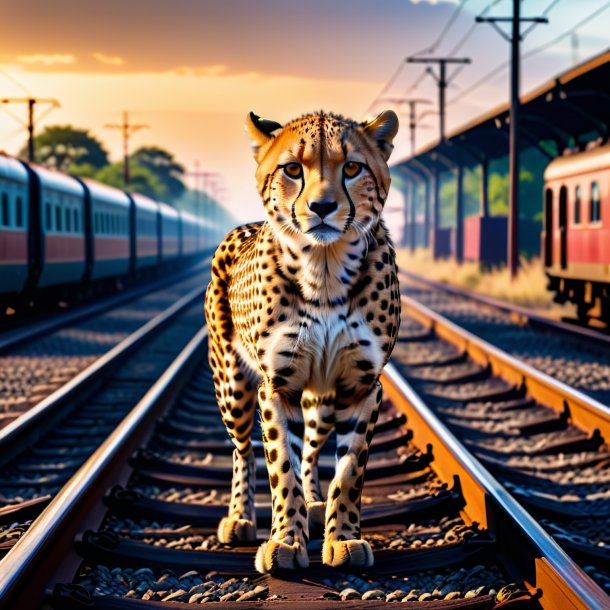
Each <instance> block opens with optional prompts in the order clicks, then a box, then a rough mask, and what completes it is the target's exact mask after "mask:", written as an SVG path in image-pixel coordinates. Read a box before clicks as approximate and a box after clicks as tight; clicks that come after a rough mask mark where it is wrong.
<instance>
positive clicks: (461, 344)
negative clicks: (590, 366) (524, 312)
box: [401, 295, 610, 440]
mask: <svg viewBox="0 0 610 610" xmlns="http://www.w3.org/2000/svg"><path fill="white" fill-rule="evenodd" d="M401 300H402V305H403V314H406V315H408V316H409V317H412V318H414V319H415V320H417V321H418V322H420V323H421V324H422V325H423V326H425V327H426V328H428V329H430V330H432V331H434V332H435V333H436V335H437V336H438V337H439V338H441V339H444V340H445V341H448V342H449V343H451V344H452V345H454V346H455V347H457V348H458V349H459V350H461V351H463V352H465V353H467V354H468V355H469V356H470V357H471V358H472V359H473V360H474V361H475V362H477V363H479V364H481V365H482V366H489V367H490V370H491V372H492V373H493V374H494V375H497V376H498V377H501V378H502V379H504V380H505V381H507V382H509V383H512V384H515V385H516V386H517V387H520V388H523V390H525V391H526V392H527V394H528V395H529V396H531V397H532V398H533V399H534V400H536V401H538V402H540V403H541V404H543V405H545V406H548V407H550V408H552V409H553V410H555V411H557V412H559V413H561V412H564V410H565V409H566V407H567V409H568V412H569V417H570V419H571V420H572V422H573V423H574V424H575V425H576V426H578V427H580V428H582V429H584V430H586V431H587V432H589V433H591V434H595V433H596V431H599V432H598V433H601V435H602V436H603V437H604V439H606V440H610V408H609V407H608V406H606V405H604V404H602V403H601V402H599V401H597V400H595V399H594V398H591V397H589V396H587V395H586V394H584V393H583V392H580V391H579V390H576V389H574V388H572V387H570V386H568V385H566V384H565V383H563V382H561V381H558V380H557V379H554V378H553V377H551V376H549V375H547V374H546V373H543V372H541V371H539V370H538V369H535V368H534V367H532V366H530V365H529V364H526V363H524V362H521V361H520V360H517V359H516V358H514V357H513V356H511V355H510V354H507V353H506V352H505V351H503V350H501V349H500V348H498V347H496V346H494V345H492V344H491V343H488V342H487V341H485V340H484V339H481V338H480V337H477V336H476V335H474V334H473V333H471V332H469V331H467V330H465V329H464V328H462V327H460V326H458V325H457V324H455V323H454V322H451V321H450V320H448V319H447V318H445V317H444V316H442V315H441V314H439V313H436V312H434V311H432V310H431V309H430V308H428V307H426V306H425V305H422V304H421V303H418V302H417V301H415V300H414V299H412V298H411V297H406V296H404V295H403V296H402V299H401Z"/></svg>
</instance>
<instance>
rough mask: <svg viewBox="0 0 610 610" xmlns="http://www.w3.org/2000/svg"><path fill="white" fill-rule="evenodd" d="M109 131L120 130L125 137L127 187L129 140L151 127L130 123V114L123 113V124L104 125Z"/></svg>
mask: <svg viewBox="0 0 610 610" xmlns="http://www.w3.org/2000/svg"><path fill="white" fill-rule="evenodd" d="M104 127H107V128H108V129H118V130H119V131H120V132H121V135H122V136H123V182H124V183H125V187H126V188H127V187H128V186H129V138H130V136H131V135H132V134H134V133H135V132H136V131H140V129H146V128H147V127H149V125H143V124H140V125H134V124H133V123H130V122H129V113H128V112H123V122H122V123H113V124H110V125H104Z"/></svg>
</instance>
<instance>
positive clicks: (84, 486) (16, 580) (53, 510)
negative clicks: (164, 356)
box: [0, 326, 207, 610]
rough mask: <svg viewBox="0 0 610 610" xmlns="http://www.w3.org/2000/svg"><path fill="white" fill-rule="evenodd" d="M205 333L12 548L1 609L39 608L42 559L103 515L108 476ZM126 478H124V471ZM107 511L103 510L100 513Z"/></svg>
mask: <svg viewBox="0 0 610 610" xmlns="http://www.w3.org/2000/svg"><path fill="white" fill-rule="evenodd" d="M206 338H207V327H206V326H204V327H203V328H202V329H201V330H200V331H199V332H198V333H197V334H196V335H195V336H194V337H193V338H192V339H191V341H190V342H189V343H188V344H187V346H186V347H185V348H184V349H183V350H182V351H181V352H180V354H179V355H178V356H177V357H176V358H175V360H174V361H173V362H172V364H171V365H170V366H169V367H168V368H167V369H166V371H165V372H164V373H163V375H162V376H161V377H160V378H159V379H158V381H157V382H156V383H155V384H154V385H153V386H152V387H151V388H150V389H149V390H148V392H147V393H146V394H145V395H144V397H143V398H142V399H141V400H140V401H139V402H138V404H137V405H136V406H135V407H134V408H133V409H132V410H131V411H130V412H129V414H128V415H127V416H126V417H125V418H124V419H123V421H122V422H121V423H120V424H119V425H118V426H117V427H116V429H115V430H114V432H113V433H112V434H111V435H110V436H108V438H107V439H106V440H105V441H104V443H103V444H102V445H100V447H99V448H98V449H97V450H96V451H95V452H94V453H93V454H92V455H91V456H90V457H89V459H88V460H87V461H86V462H85V463H84V464H83V465H82V466H81V467H80V468H79V469H78V471H77V472H76V473H75V474H74V475H73V476H72V478H71V479H70V480H69V481H68V483H67V484H66V485H65V486H64V487H63V489H62V490H61V491H60V492H59V493H58V494H57V495H56V496H55V498H54V499H53V500H52V501H51V503H50V504H49V506H47V508H46V509H45V510H44V511H43V512H42V513H41V514H40V516H39V517H38V519H36V521H35V522H34V523H33V524H32V526H31V528H30V530H29V531H28V533H27V535H25V536H24V537H23V538H21V539H20V540H19V541H18V542H17V543H16V544H15V546H14V547H13V549H11V552H10V554H9V555H8V558H9V559H10V561H5V562H4V563H3V564H2V570H0V608H2V609H4V608H6V609H7V610H8V609H11V608H17V607H19V608H26V607H27V608H29V607H37V604H39V603H40V602H41V601H42V598H43V595H44V587H45V585H46V584H47V582H48V579H49V577H50V576H51V574H52V571H53V570H54V569H55V568H56V566H49V565H47V564H48V562H47V564H44V557H45V555H46V554H54V555H55V556H57V554H58V548H59V547H63V548H64V549H66V552H68V551H67V549H68V547H69V546H71V545H72V541H73V538H74V535H75V534H76V532H77V531H78V529H79V527H80V526H82V522H83V515H93V514H96V513H97V514H99V512H100V511H99V509H96V508H95V506H94V505H95V504H96V503H99V504H100V505H101V496H102V494H103V492H104V491H105V490H106V486H107V479H108V478H109V476H111V474H112V473H113V472H115V476H116V471H120V470H121V468H122V467H123V468H124V463H125V462H126V461H127V457H128V456H129V453H130V452H131V451H133V449H134V448H135V446H136V444H137V442H138V440H139V439H140V438H141V436H142V434H143V433H144V430H143V428H144V427H146V426H148V427H149V428H152V426H153V425H154V421H155V420H156V416H158V414H159V411H160V410H161V409H162V408H163V407H164V406H165V405H167V403H168V402H169V401H170V400H171V398H172V397H173V396H174V394H175V392H176V391H177V390H178V389H179V387H180V386H181V385H182V380H183V379H185V378H186V376H187V375H188V373H189V372H190V370H191V369H192V367H193V366H194V365H195V363H196V361H197V358H198V357H200V355H201V354H202V353H204V350H203V347H202V346H203V342H204V340H205V339H206ZM117 478H118V479H119V480H120V479H121V477H120V476H118V477H116V478H114V479H113V481H116V480H117ZM123 478H125V479H126V475H124V477H123ZM103 512H105V510H104V509H103V510H102V513H101V514H102V515H103ZM4 564H6V566H5V565H4ZM36 585H38V586H36ZM24 604H25V605H24Z"/></svg>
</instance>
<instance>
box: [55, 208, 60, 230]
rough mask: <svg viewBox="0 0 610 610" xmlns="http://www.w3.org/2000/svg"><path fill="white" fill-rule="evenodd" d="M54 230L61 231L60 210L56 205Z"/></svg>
mask: <svg viewBox="0 0 610 610" xmlns="http://www.w3.org/2000/svg"><path fill="white" fill-rule="evenodd" d="M55 230H56V231H61V208H60V207H59V206H58V205H56V206H55Z"/></svg>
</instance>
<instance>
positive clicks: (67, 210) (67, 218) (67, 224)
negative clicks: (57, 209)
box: [65, 208, 72, 233]
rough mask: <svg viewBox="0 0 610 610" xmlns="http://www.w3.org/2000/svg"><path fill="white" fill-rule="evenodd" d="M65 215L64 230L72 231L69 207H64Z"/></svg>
mask: <svg viewBox="0 0 610 610" xmlns="http://www.w3.org/2000/svg"><path fill="white" fill-rule="evenodd" d="M65 212H66V214H65V216H66V231H67V232H69V233H71V232H72V214H71V213H70V208H66V209H65Z"/></svg>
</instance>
